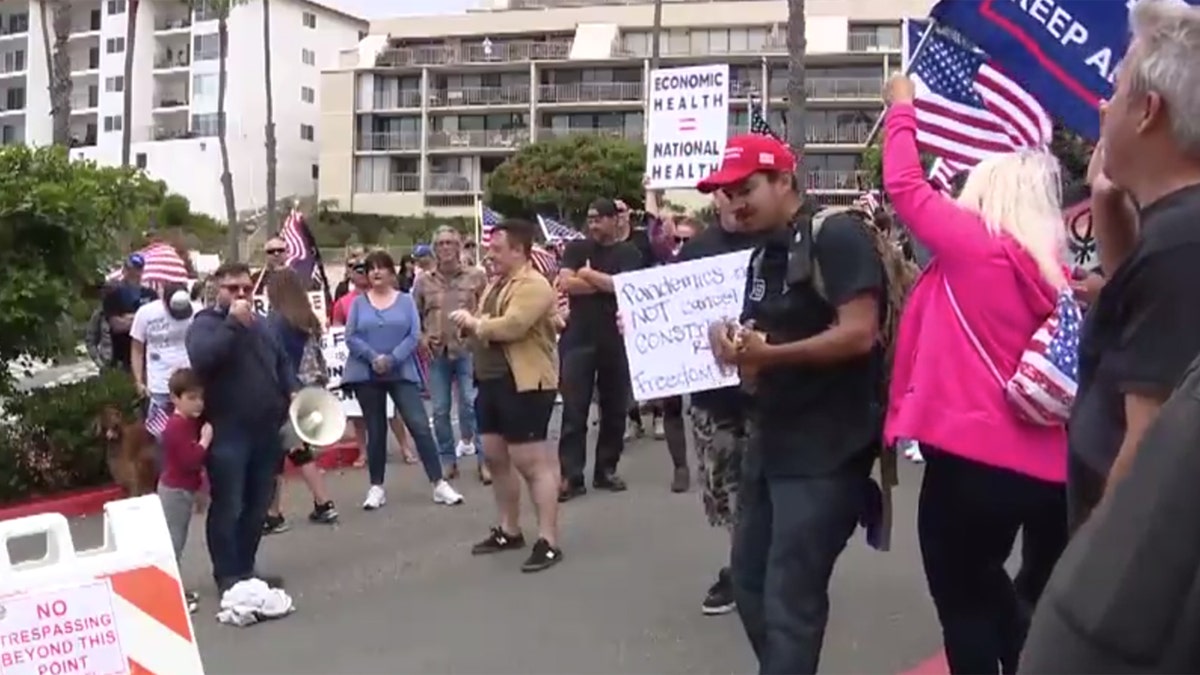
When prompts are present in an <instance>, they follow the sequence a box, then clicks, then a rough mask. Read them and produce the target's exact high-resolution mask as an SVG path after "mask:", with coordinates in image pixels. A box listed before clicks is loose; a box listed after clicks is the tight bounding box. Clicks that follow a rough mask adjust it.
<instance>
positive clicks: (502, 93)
mask: <svg viewBox="0 0 1200 675" xmlns="http://www.w3.org/2000/svg"><path fill="white" fill-rule="evenodd" d="M528 103H529V85H527V84H525V85H522V84H516V85H509V86H507V87H461V88H459V89H443V90H437V91H432V92H430V93H429V105H430V106H431V107H434V108H447V107H453V106H475V105H479V106H486V105H526V104H528Z"/></svg>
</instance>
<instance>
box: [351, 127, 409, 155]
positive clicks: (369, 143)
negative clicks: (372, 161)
mask: <svg viewBox="0 0 1200 675" xmlns="http://www.w3.org/2000/svg"><path fill="white" fill-rule="evenodd" d="M358 149H359V150H363V151H367V152H386V151H388V150H420V149H421V133H420V132H418V131H381V132H371V133H365V134H361V135H360V136H359V138H358Z"/></svg>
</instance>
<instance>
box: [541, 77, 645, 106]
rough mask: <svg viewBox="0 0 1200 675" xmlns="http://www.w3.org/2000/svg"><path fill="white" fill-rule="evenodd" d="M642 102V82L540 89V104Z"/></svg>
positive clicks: (549, 86) (570, 85) (543, 86)
mask: <svg viewBox="0 0 1200 675" xmlns="http://www.w3.org/2000/svg"><path fill="white" fill-rule="evenodd" d="M641 100H642V83H641V82H585V83H580V84H543V85H541V86H540V87H538V103H602V102H613V103H615V102H621V101H641Z"/></svg>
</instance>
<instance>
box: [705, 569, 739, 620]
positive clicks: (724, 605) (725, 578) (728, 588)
mask: <svg viewBox="0 0 1200 675" xmlns="http://www.w3.org/2000/svg"><path fill="white" fill-rule="evenodd" d="M736 606H737V605H736V604H735V603H734V602H733V581H732V580H731V579H730V578H729V568H728V567H725V568H722V569H721V573H720V574H718V575H717V581H716V583H714V584H713V585H712V586H711V587H710V588H709V589H708V594H707V595H705V596H704V602H702V603H700V611H702V612H704V613H705V614H707V615H709V616H716V615H718V614H728V613H730V612H732V611H733V610H734V608H735V607H736Z"/></svg>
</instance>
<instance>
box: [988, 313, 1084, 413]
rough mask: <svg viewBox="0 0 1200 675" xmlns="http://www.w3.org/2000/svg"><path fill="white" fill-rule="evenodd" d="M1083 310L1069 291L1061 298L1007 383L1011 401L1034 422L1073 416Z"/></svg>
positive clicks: (1035, 334) (1031, 341)
mask: <svg viewBox="0 0 1200 675" xmlns="http://www.w3.org/2000/svg"><path fill="white" fill-rule="evenodd" d="M1082 324H1083V311H1082V310H1081V309H1080V308H1079V303H1078V302H1076V301H1075V298H1074V296H1073V295H1072V293H1071V290H1070V289H1066V290H1063V291H1062V292H1061V293H1060V294H1059V296H1058V302H1057V303H1056V304H1055V307H1054V313H1053V314H1051V315H1050V317H1049V318H1048V319H1046V321H1045V323H1043V324H1042V326H1041V327H1040V328H1039V329H1038V330H1037V332H1035V333H1034V334H1033V338H1032V339H1031V340H1030V343H1029V347H1028V348H1026V350H1025V353H1024V354H1022V355H1021V362H1020V363H1019V364H1017V372H1016V374H1015V375H1013V377H1012V379H1011V380H1009V381H1008V384H1007V386H1006V390H1007V393H1008V398H1009V400H1010V401H1012V402H1013V404H1015V405H1016V406H1017V408H1018V409H1019V410H1020V411H1021V412H1022V413H1023V414H1024V415H1025V416H1026V417H1027V418H1029V419H1030V420H1031V421H1033V422H1037V423H1039V424H1044V425H1048V426H1057V425H1060V424H1064V423H1065V422H1066V421H1067V419H1068V418H1069V417H1070V416H1071V404H1072V403H1074V401H1075V390H1076V382H1078V379H1079V333H1080V327H1081V325H1082Z"/></svg>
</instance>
